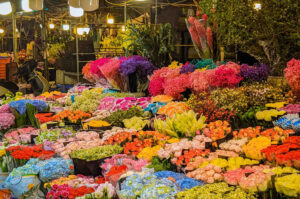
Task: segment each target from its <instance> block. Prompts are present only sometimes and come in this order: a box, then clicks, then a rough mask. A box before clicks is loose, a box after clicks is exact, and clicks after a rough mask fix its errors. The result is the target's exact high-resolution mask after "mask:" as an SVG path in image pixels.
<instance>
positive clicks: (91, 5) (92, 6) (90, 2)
mask: <svg viewBox="0 0 300 199" xmlns="http://www.w3.org/2000/svg"><path fill="white" fill-rule="evenodd" d="M79 5H80V7H81V8H82V9H83V10H84V11H94V10H97V9H98V8H99V0H80V4H79Z"/></svg>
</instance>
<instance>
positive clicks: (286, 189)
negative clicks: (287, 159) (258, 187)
mask: <svg viewBox="0 0 300 199" xmlns="http://www.w3.org/2000/svg"><path fill="white" fill-rule="evenodd" d="M299 184H300V175H299V174H291V175H286V176H283V177H277V178H276V179H275V187H276V191H277V192H279V193H283V194H284V195H286V196H290V197H297V196H299V194H300V187H299Z"/></svg>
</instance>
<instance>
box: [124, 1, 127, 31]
mask: <svg viewBox="0 0 300 199" xmlns="http://www.w3.org/2000/svg"><path fill="white" fill-rule="evenodd" d="M126 25H127V2H126V0H125V3H124V26H125V30H126Z"/></svg>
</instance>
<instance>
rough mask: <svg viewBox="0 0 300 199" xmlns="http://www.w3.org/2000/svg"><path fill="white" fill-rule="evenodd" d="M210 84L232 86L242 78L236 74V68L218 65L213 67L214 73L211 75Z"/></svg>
mask: <svg viewBox="0 0 300 199" xmlns="http://www.w3.org/2000/svg"><path fill="white" fill-rule="evenodd" d="M211 78H212V79H211V80H212V81H211V86H212V87H214V88H216V87H221V88H224V87H228V88H233V87H235V86H237V85H238V84H239V83H240V81H242V80H243V78H242V77H241V76H240V75H237V74H236V70H235V69H233V68H227V67H218V68H216V69H215V74H214V75H213V76H212V77H211Z"/></svg>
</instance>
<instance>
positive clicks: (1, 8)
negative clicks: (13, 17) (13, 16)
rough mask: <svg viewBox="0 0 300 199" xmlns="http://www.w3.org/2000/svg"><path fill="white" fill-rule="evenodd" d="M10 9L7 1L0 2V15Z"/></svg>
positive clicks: (7, 12) (8, 11) (9, 11)
mask: <svg viewBox="0 0 300 199" xmlns="http://www.w3.org/2000/svg"><path fill="white" fill-rule="evenodd" d="M11 11H12V8H11V4H10V2H9V1H7V2H3V3H0V15H8V14H9V13H11Z"/></svg>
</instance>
